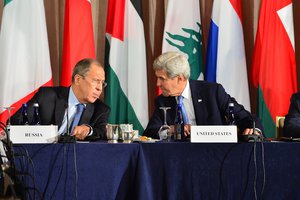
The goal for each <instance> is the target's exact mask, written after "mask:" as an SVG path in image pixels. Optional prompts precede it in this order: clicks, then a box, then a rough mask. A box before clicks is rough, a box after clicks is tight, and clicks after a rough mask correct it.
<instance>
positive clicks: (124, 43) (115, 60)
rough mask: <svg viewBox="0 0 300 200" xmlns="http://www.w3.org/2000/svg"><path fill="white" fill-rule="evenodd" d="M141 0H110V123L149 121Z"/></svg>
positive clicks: (140, 125)
mask: <svg viewBox="0 0 300 200" xmlns="http://www.w3.org/2000/svg"><path fill="white" fill-rule="evenodd" d="M141 11H142V10H141V1H134V0H109V1H108V11H107V22H106V34H107V38H106V52H105V57H106V58H105V72H106V81H107V83H108V86H107V87H106V88H105V102H106V103H107V104H108V105H109V106H110V108H111V114H110V117H109V122H110V123H116V124H122V123H130V124H133V128H134V129H136V130H139V132H140V134H142V132H143V131H144V129H145V128H146V125H147V123H148V120H149V119H148V90H147V64H146V49H145V37H144V26H143V21H142V12H141Z"/></svg>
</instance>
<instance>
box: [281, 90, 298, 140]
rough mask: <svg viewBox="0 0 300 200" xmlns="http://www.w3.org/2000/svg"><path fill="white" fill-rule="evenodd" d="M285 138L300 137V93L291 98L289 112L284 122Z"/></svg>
mask: <svg viewBox="0 0 300 200" xmlns="http://www.w3.org/2000/svg"><path fill="white" fill-rule="evenodd" d="M283 136H285V137H296V138H298V137H300V92H298V93H295V94H293V95H292V97H291V103H290V108H289V112H288V114H287V115H286V116H285V120H284V126H283Z"/></svg>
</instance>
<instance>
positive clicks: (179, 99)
mask: <svg viewBox="0 0 300 200" xmlns="http://www.w3.org/2000/svg"><path fill="white" fill-rule="evenodd" d="M182 100H183V96H178V98H177V101H178V105H181V111H182V118H183V124H184V125H186V124H188V123H189V119H188V117H187V114H186V110H185V107H184V104H183V102H182Z"/></svg>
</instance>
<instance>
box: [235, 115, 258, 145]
mask: <svg viewBox="0 0 300 200" xmlns="http://www.w3.org/2000/svg"><path fill="white" fill-rule="evenodd" d="M246 111H247V110H246ZM247 113H248V114H249V115H250V117H251V120H252V129H253V132H252V134H251V135H240V136H239V140H240V141H244V142H262V141H263V139H264V136H263V135H262V134H256V131H257V130H256V126H255V119H254V118H253V116H252V114H251V113H250V112H249V111H247Z"/></svg>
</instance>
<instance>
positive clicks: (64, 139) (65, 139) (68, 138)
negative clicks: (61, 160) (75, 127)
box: [58, 103, 76, 143]
mask: <svg viewBox="0 0 300 200" xmlns="http://www.w3.org/2000/svg"><path fill="white" fill-rule="evenodd" d="M64 107H65V113H66V117H67V130H66V132H65V133H64V134H63V135H60V137H59V141H58V142H60V143H73V142H75V141H76V138H75V136H72V135H71V133H70V129H69V104H67V103H66V104H65V106H64Z"/></svg>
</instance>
